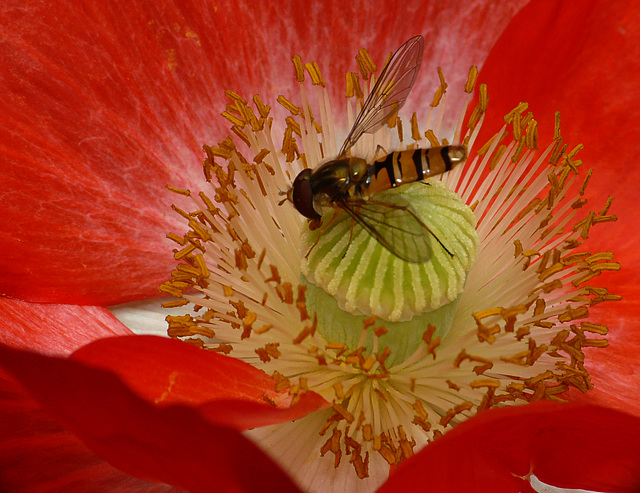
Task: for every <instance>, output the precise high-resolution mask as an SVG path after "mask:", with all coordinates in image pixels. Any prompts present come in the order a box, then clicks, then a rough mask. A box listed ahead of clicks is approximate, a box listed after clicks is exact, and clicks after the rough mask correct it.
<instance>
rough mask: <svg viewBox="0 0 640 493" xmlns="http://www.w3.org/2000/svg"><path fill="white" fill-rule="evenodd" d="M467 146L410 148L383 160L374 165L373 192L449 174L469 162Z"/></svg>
mask: <svg viewBox="0 0 640 493" xmlns="http://www.w3.org/2000/svg"><path fill="white" fill-rule="evenodd" d="M466 156H467V152H466V149H465V147H464V146H444V147H432V148H430V149H408V150H406V151H397V152H392V153H391V154H387V155H386V156H383V157H381V158H380V159H378V160H376V161H374V162H373V164H371V165H370V166H371V168H370V170H371V184H370V185H369V187H368V192H369V193H375V192H380V191H382V190H388V189H390V188H395V187H398V186H400V185H404V184H405V183H412V182H414V181H419V180H424V179H425V178H429V177H430V176H434V175H439V174H441V173H444V172H445V171H449V170H450V169H451V168H453V167H454V166H456V165H457V164H459V163H461V162H462V161H464V160H465V158H466Z"/></svg>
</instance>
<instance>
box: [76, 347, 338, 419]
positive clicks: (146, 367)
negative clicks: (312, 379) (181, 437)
mask: <svg viewBox="0 0 640 493" xmlns="http://www.w3.org/2000/svg"><path fill="white" fill-rule="evenodd" d="M71 358H72V359H73V360H75V361H79V362H82V363H83V364H85V365H87V366H89V367H93V368H103V369H107V370H109V371H111V372H113V373H114V374H115V375H117V376H118V377H119V378H120V379H121V380H122V381H123V382H124V383H125V385H126V386H127V387H128V388H130V389H131V390H133V391H134V392H135V393H136V394H137V395H139V396H140V397H142V398H144V399H145V400H146V401H147V402H151V403H154V404H157V405H162V406H165V405H170V404H186V405H190V406H191V407H195V406H200V405H203V406H202V407H200V408H199V409H201V411H202V412H203V413H205V414H206V415H207V416H208V417H209V419H210V420H211V421H212V422H215V423H219V424H225V425H228V426H234V427H239V428H244V429H246V428H253V427H256V426H264V425H267V424H274V423H280V422H284V421H292V420H295V419H298V418H300V417H302V416H306V415H307V414H308V413H309V412H312V411H315V410H317V409H322V408H325V407H327V406H328V403H327V402H326V401H324V399H322V398H320V397H319V396H317V395H316V394H313V393H309V394H307V395H305V397H304V398H303V399H302V400H301V402H300V403H299V404H298V405H296V406H293V407H285V406H284V405H288V402H289V399H286V400H285V402H282V408H275V407H272V406H268V405H266V402H267V399H268V400H269V401H275V402H280V401H282V396H281V395H280V394H279V393H278V392H276V391H275V382H274V380H273V379H272V378H271V377H270V376H269V375H267V374H266V373H264V372H262V371H260V370H258V369H256V368H254V367H253V366H251V365H249V364H247V363H244V362H242V361H240V360H238V359H235V358H231V357H229V356H225V355H222V354H217V353H214V352H210V351H203V350H202V349H199V348H196V347H194V346H191V345H189V344H186V343H184V342H179V341H175V340H172V339H166V338H162V337H155V336H137V337H117V338H110V339H102V340H99V341H96V342H94V343H92V344H89V345H88V346H85V347H83V348H82V349H80V350H79V351H76V352H75V353H74V354H73V355H72V356H71ZM211 401H216V402H215V404H211ZM220 401H227V402H220Z"/></svg>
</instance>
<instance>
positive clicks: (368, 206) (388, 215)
mask: <svg viewBox="0 0 640 493" xmlns="http://www.w3.org/2000/svg"><path fill="white" fill-rule="evenodd" d="M339 205H340V207H341V208H342V209H344V210H345V211H346V212H347V213H348V214H349V215H350V216H351V217H352V218H353V219H355V221H356V222H358V224H360V225H361V226H362V227H363V228H364V229H365V230H366V231H367V232H368V233H369V234H370V235H371V236H373V237H374V238H375V239H376V240H377V241H378V242H379V243H380V244H381V245H382V246H384V247H385V248H386V249H387V250H389V251H390V252H391V253H393V254H394V255H395V256H396V257H399V258H401V259H402V260H405V261H406V262H413V263H422V262H426V261H427V260H429V259H430V258H431V255H432V254H433V249H432V247H431V241H430V237H429V235H430V233H431V230H430V229H429V227H428V226H427V225H426V224H424V223H423V222H422V221H421V220H420V218H418V216H416V214H415V212H413V211H412V210H411V207H410V206H409V203H408V202H406V201H404V200H402V199H399V198H397V197H396V198H394V203H390V202H380V201H368V202H364V201H345V202H342V203H340V204H339Z"/></svg>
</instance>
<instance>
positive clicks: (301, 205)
mask: <svg viewBox="0 0 640 493" xmlns="http://www.w3.org/2000/svg"><path fill="white" fill-rule="evenodd" d="M310 178H311V170H310V169H304V170H302V171H301V172H300V173H298V176H296V179H295V180H293V187H292V190H293V193H292V200H293V206H294V207H295V208H296V210H297V211H298V212H299V213H300V214H302V215H303V216H304V217H307V218H309V219H320V217H321V216H320V214H318V213H317V212H316V210H315V209H314V208H313V192H312V191H311V181H310Z"/></svg>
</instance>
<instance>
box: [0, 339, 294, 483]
mask: <svg viewBox="0 0 640 493" xmlns="http://www.w3.org/2000/svg"><path fill="white" fill-rule="evenodd" d="M0 361H2V365H3V366H4V367H5V368H6V369H7V370H8V371H9V372H10V373H12V374H13V376H14V377H15V378H16V379H17V380H18V381H19V382H20V383H21V384H22V385H23V386H24V387H25V388H26V389H27V390H28V391H29V392H30V393H31V394H32V395H34V396H35V398H36V400H37V401H38V402H39V403H40V404H41V405H42V406H43V407H44V408H45V409H46V410H48V411H50V412H52V413H53V414H54V415H56V416H57V417H58V418H60V420H61V421H62V422H63V423H64V424H65V425H66V426H67V427H68V428H69V429H70V430H71V431H72V432H74V433H75V434H76V435H77V436H78V437H79V438H80V439H81V440H82V441H83V442H84V443H86V444H87V446H88V447H89V448H90V449H91V450H93V451H94V452H95V453H97V454H98V455H99V456H100V457H102V458H104V459H105V460H107V461H108V462H110V463H111V464H112V465H114V466H115V467H117V468H118V469H120V470H122V471H124V472H125V473H127V474H130V475H133V476H136V477H140V478H142V479H146V480H153V481H159V482H163V483H168V484H171V485H174V486H176V487H180V488H184V489H187V490H188V491H191V492H200V491H201V492H206V491H246V492H249V491H258V490H271V491H283V492H286V491H290V492H294V491H295V492H297V491H299V490H298V489H297V488H296V487H295V485H294V484H293V483H292V481H291V480H290V479H289V478H288V477H287V476H286V475H285V474H284V473H283V472H282V471H281V470H280V469H279V468H278V467H277V466H276V465H275V464H274V463H273V462H272V461H271V460H270V459H268V458H267V456H266V455H264V453H262V452H261V451H260V450H259V449H258V448H257V447H256V446H255V445H253V444H252V443H251V442H250V441H249V440H247V439H246V438H244V436H243V435H242V434H241V433H240V432H239V431H237V430H235V429H231V428H229V427H226V426H218V425H216V424H214V423H212V422H211V421H209V420H208V419H207V418H206V416H204V415H203V414H201V413H199V412H198V411H197V410H194V409H191V408H189V407H186V406H178V405H174V406H166V407H160V406H154V405H151V404H149V403H148V402H146V401H145V400H142V399H140V398H139V397H138V396H136V395H135V394H134V393H132V392H131V391H130V390H129V389H128V388H127V387H126V386H125V385H124V384H123V383H122V382H121V381H120V380H119V379H118V378H117V377H115V376H114V375H113V374H111V373H109V372H107V371H105V370H102V369H95V368H89V367H87V366H85V365H83V364H82V363H80V362H78V361H73V360H70V359H60V358H57V357H48V356H43V355H40V354H36V353H28V352H23V351H16V350H13V349H9V348H6V347H0Z"/></svg>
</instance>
